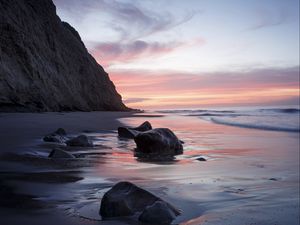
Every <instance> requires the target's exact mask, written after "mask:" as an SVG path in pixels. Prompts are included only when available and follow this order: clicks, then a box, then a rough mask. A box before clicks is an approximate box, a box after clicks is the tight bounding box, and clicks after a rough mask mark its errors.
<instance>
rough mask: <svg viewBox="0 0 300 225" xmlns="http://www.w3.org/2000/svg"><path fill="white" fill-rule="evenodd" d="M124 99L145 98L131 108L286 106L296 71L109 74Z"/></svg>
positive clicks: (294, 91)
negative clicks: (275, 104) (227, 105)
mask: <svg viewBox="0 0 300 225" xmlns="http://www.w3.org/2000/svg"><path fill="white" fill-rule="evenodd" d="M110 77H111V78H112V80H113V81H114V83H115V84H116V86H117V88H118V90H119V91H120V92H121V93H122V95H123V96H125V97H126V98H134V97H135V96H139V98H145V99H144V101H143V102H132V103H130V104H131V106H135V107H141V106H145V105H147V106H151V107H152V106H162V105H165V106H175V105H177V106H197V105H201V104H206V105H208V104H210V105H220V104H222V105H226V104H232V105H234V104H238V105H247V104H252V105H255V104H256V103H264V104H267V103H269V104H271V103H272V102H273V103H278V104H279V103H284V104H287V103H290V102H295V99H298V100H299V67H292V68H265V69H252V70H249V71H244V72H215V73H212V72H211V73H188V72H176V71H164V72H161V73H160V72H157V71H143V70H140V71H139V70H131V71H130V70H122V71H110ZM135 103H136V104H135Z"/></svg>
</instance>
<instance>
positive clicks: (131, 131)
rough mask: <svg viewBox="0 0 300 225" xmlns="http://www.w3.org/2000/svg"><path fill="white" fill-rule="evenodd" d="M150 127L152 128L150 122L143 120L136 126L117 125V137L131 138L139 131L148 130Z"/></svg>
mask: <svg viewBox="0 0 300 225" xmlns="http://www.w3.org/2000/svg"><path fill="white" fill-rule="evenodd" d="M151 129H152V126H151V124H150V122H148V121H145V122H144V123H142V124H141V125H140V126H138V127H119V128H118V134H119V137H124V138H132V139H133V138H134V137H135V136H136V135H137V134H139V133H140V132H143V131H148V130H151Z"/></svg>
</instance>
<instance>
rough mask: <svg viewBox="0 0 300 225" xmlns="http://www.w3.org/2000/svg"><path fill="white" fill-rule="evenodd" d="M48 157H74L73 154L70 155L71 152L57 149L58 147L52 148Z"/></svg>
mask: <svg viewBox="0 0 300 225" xmlns="http://www.w3.org/2000/svg"><path fill="white" fill-rule="evenodd" d="M48 157H49V158H55V159H73V158H75V156H74V155H72V154H71V153H69V152H66V151H64V150H62V149H59V148H55V149H53V150H52V151H51V152H50V154H49V156H48Z"/></svg>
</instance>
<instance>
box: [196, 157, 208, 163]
mask: <svg viewBox="0 0 300 225" xmlns="http://www.w3.org/2000/svg"><path fill="white" fill-rule="evenodd" d="M196 160H198V161H202V162H205V161H207V160H206V159H205V158H204V157H199V158H197V159H196Z"/></svg>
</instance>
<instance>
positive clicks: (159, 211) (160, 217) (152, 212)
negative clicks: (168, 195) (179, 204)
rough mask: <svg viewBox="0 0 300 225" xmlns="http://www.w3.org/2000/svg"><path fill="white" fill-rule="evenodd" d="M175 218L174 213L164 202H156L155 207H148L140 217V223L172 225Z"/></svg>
mask: <svg viewBox="0 0 300 225" xmlns="http://www.w3.org/2000/svg"><path fill="white" fill-rule="evenodd" d="M175 218H176V215H175V213H174V211H173V210H171V209H170V207H169V206H168V205H167V204H166V203H165V202H162V201H156V202H155V203H154V204H153V205H150V206H148V207H146V209H145V210H144V211H143V212H142V214H141V215H140V216H139V220H140V221H142V222H144V223H151V224H170V223H171V222H172V221H173V220H174V219H175Z"/></svg>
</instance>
